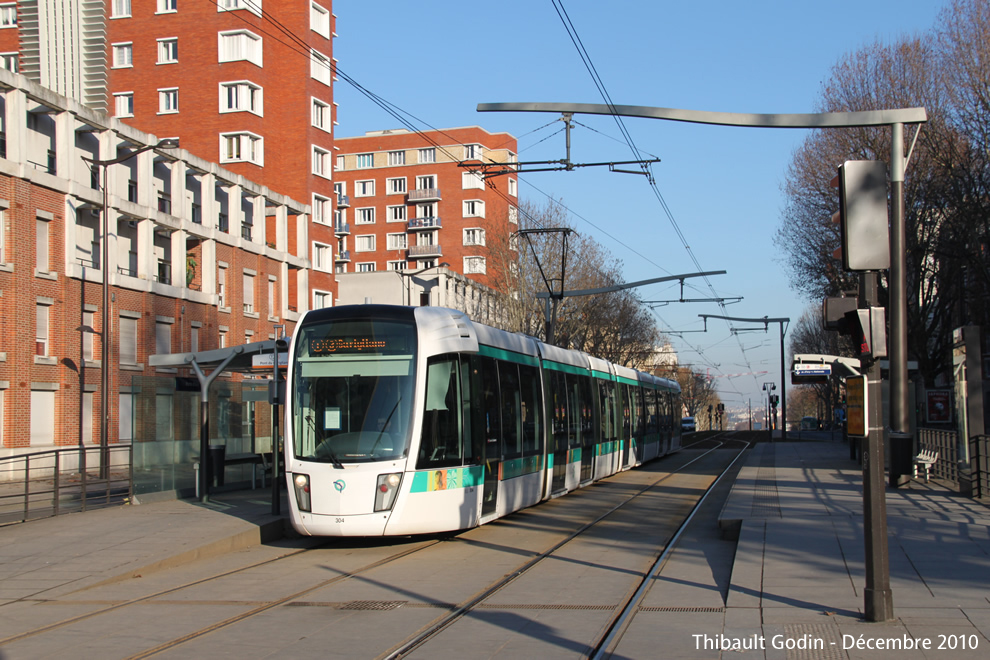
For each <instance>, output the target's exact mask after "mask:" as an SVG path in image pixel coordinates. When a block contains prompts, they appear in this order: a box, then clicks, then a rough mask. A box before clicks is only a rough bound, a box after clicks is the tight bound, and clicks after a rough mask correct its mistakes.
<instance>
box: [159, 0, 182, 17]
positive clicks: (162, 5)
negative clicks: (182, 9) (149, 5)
mask: <svg viewBox="0 0 990 660" xmlns="http://www.w3.org/2000/svg"><path fill="white" fill-rule="evenodd" d="M177 3H178V0H158V11H157V12H156V13H158V14H169V13H172V12H175V11H178V4H177Z"/></svg>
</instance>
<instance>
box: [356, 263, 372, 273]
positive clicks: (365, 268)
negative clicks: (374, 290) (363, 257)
mask: <svg viewBox="0 0 990 660" xmlns="http://www.w3.org/2000/svg"><path fill="white" fill-rule="evenodd" d="M357 272H359V273H373V272H375V264H374V262H365V263H361V264H358V265H357Z"/></svg>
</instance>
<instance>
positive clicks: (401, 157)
mask: <svg viewBox="0 0 990 660" xmlns="http://www.w3.org/2000/svg"><path fill="white" fill-rule="evenodd" d="M388 164H389V166H392V165H405V164H406V152H405V151H390V152H388Z"/></svg>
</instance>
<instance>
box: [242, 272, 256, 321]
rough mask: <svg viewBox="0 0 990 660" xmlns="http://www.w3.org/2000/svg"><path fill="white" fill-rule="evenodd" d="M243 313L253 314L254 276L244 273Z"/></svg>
mask: <svg viewBox="0 0 990 660" xmlns="http://www.w3.org/2000/svg"><path fill="white" fill-rule="evenodd" d="M244 313H245V314H254V275H253V274H252V273H244Z"/></svg>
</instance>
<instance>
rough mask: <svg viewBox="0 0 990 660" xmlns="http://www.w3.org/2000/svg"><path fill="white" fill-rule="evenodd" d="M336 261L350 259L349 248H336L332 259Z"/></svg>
mask: <svg viewBox="0 0 990 660" xmlns="http://www.w3.org/2000/svg"><path fill="white" fill-rule="evenodd" d="M334 260H335V261H336V262H337V263H341V262H344V261H350V260H351V251H350V250H337V257H336V258H335V259H334Z"/></svg>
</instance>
